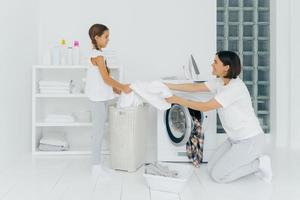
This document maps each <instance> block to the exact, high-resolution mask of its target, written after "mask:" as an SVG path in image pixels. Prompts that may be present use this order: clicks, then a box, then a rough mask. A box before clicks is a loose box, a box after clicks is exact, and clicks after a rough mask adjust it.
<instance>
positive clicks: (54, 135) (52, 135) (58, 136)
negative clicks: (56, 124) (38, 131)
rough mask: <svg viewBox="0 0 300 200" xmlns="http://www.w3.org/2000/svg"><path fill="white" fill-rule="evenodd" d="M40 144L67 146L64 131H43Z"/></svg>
mask: <svg viewBox="0 0 300 200" xmlns="http://www.w3.org/2000/svg"><path fill="white" fill-rule="evenodd" d="M40 144H45V145H53V146H61V147H68V146H69V143H68V141H67V139H66V137H65V134H64V133H58V132H49V133H43V136H42V138H41V140H40Z"/></svg>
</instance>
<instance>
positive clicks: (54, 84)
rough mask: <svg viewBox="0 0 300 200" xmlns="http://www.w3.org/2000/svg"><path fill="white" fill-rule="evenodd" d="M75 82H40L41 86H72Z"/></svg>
mask: <svg viewBox="0 0 300 200" xmlns="http://www.w3.org/2000/svg"><path fill="white" fill-rule="evenodd" d="M72 82H73V80H70V81H39V86H40V87H41V86H70V85H71V84H72Z"/></svg>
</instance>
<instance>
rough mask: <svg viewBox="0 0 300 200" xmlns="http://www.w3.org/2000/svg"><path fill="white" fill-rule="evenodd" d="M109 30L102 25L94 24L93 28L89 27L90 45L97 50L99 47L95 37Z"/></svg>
mask: <svg viewBox="0 0 300 200" xmlns="http://www.w3.org/2000/svg"><path fill="white" fill-rule="evenodd" d="M108 30H109V29H108V28H107V27H106V26H105V25H103V24H94V25H93V26H91V28H90V29H89V36H90V38H91V41H92V44H93V45H94V47H95V48H96V49H97V50H99V47H98V46H97V42H96V40H95V36H96V35H97V36H99V37H100V36H101V35H102V34H103V33H104V31H108Z"/></svg>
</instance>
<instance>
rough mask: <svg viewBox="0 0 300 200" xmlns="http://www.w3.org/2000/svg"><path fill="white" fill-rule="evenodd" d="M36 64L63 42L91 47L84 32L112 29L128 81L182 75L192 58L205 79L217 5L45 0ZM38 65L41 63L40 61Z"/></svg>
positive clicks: (168, 0)
mask: <svg viewBox="0 0 300 200" xmlns="http://www.w3.org/2000/svg"><path fill="white" fill-rule="evenodd" d="M39 11H40V22H39V49H40V56H39V57H40V59H41V58H42V57H43V54H44V53H45V52H46V51H47V49H49V48H50V47H51V46H53V45H55V44H58V42H59V40H60V39H62V38H64V39H66V40H68V41H70V40H71V41H72V40H75V39H78V40H80V42H81V44H82V49H83V50H84V52H87V50H88V49H89V48H90V47H91V46H90V41H89V38H88V34H87V32H88V29H89V27H90V26H91V25H92V24H94V23H103V24H105V25H107V26H108V27H109V28H110V29H111V38H110V44H109V47H108V48H109V49H113V50H116V51H117V54H118V56H119V58H120V60H121V63H122V64H123V65H124V67H125V72H124V75H125V76H124V77H125V80H126V81H133V80H149V79H156V78H159V77H161V76H171V75H175V74H180V73H181V74H182V73H183V71H182V65H184V64H187V61H188V56H189V54H190V53H193V54H194V55H195V57H196V61H197V62H198V64H199V66H201V68H202V69H201V71H202V72H203V76H204V77H207V76H209V75H210V73H211V67H210V63H211V62H212V59H213V56H214V53H215V46H216V45H215V43H216V33H215V31H216V30H215V29H216V5H215V1H211V0H203V1H197V0H185V1H182V0H163V1H162V0H151V1H140V0H125V1H122V0H109V1H104V0H87V1H84V2H83V1H80V0H73V1H61V0H48V1H47V0H45V1H41V2H40V8H39ZM40 61H41V60H40Z"/></svg>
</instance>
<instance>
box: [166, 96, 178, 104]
mask: <svg viewBox="0 0 300 200" xmlns="http://www.w3.org/2000/svg"><path fill="white" fill-rule="evenodd" d="M166 101H167V102H168V103H171V104H172V103H178V97H177V96H175V95H174V96H171V97H169V98H166Z"/></svg>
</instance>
